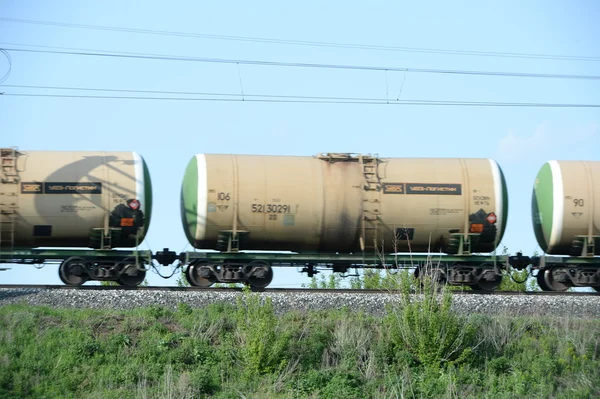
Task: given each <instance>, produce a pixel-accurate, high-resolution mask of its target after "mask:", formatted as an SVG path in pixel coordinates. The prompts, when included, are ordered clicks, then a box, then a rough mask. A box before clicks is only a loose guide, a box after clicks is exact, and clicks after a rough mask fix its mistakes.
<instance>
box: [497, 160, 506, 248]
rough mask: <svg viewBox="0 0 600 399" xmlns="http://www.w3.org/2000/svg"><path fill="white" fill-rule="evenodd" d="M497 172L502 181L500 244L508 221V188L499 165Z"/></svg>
mask: <svg viewBox="0 0 600 399" xmlns="http://www.w3.org/2000/svg"><path fill="white" fill-rule="evenodd" d="M498 170H500V178H501V181H502V225H501V226H500V229H501V230H500V236H499V237H498V240H497V242H498V243H500V242H501V241H502V237H504V232H505V231H506V222H507V221H508V188H507V187H506V180H505V179H504V172H502V168H501V167H500V165H498Z"/></svg>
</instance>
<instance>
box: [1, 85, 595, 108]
mask: <svg viewBox="0 0 600 399" xmlns="http://www.w3.org/2000/svg"><path fill="white" fill-rule="evenodd" d="M2 87H21V88H30V89H31V88H35V89H52V90H74V91H97V92H117V93H124V94H132V95H129V96H126V95H122V96H115V95H85V94H55V93H52V94H44V93H10V92H0V98H1V97H4V96H14V97H42V98H78V99H109V100H153V101H213V102H259V103H313V104H371V105H423V106H425V105H427V106H436V105H437V106H471V107H531V108H600V104H570V103H564V104H559V103H519V102H495V101H492V102H490V101H453V100H440V101H436V100H387V99H383V98H363V97H320V96H292V95H287V96H283V95H274V94H241V93H202V92H175V91H159V90H127V89H101V88H83V87H59V86H24V85H4V86H2ZM133 94H137V95H133ZM142 94H161V95H170V97H165V96H148V95H142ZM172 95H178V96H182V95H186V96H190V95H195V96H202V97H172Z"/></svg>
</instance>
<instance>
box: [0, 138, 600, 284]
mask: <svg viewBox="0 0 600 399" xmlns="http://www.w3.org/2000/svg"><path fill="white" fill-rule="evenodd" d="M0 163H1V166H2V169H1V170H0V264H18V263H21V264H48V263H55V264H58V265H59V266H58V274H59V277H60V279H61V281H62V282H63V283H64V284H66V285H71V286H78V285H82V284H85V283H86V282H87V281H115V282H118V283H119V284H120V285H122V286H127V287H135V286H137V285H139V284H140V283H142V282H143V281H144V279H145V277H146V273H147V272H148V271H149V270H150V269H151V268H155V269H158V268H159V267H160V266H172V265H175V266H176V267H177V268H176V270H177V269H179V268H181V270H182V271H183V274H184V275H185V278H186V279H187V281H188V282H189V284H190V285H192V286H195V287H200V288H208V287H211V286H212V285H214V284H215V283H242V284H247V285H249V286H251V287H253V288H254V289H263V288H265V287H267V286H268V285H269V284H270V283H271V282H272V280H273V276H274V270H275V269H276V268H296V269H297V270H298V271H299V272H301V273H307V275H308V276H309V277H312V276H313V275H315V274H316V273H319V271H320V270H324V269H325V270H332V271H333V272H338V273H342V274H343V275H349V274H348V273H349V271H350V270H354V273H355V274H353V275H356V273H357V272H358V271H359V270H364V269H387V270H392V271H394V270H400V269H412V270H414V272H415V276H417V277H423V276H434V277H435V279H436V280H437V281H438V282H440V283H444V284H449V285H463V286H469V287H471V288H472V289H473V290H479V291H493V290H496V289H497V288H498V287H499V286H500V284H501V283H502V280H503V279H504V278H510V277H508V276H509V273H510V271H511V270H513V269H516V270H523V269H526V268H527V269H528V270H530V272H531V274H532V275H533V273H536V272H537V274H535V275H534V276H535V277H536V281H537V284H538V286H539V287H540V288H541V289H542V290H545V291H564V290H567V289H569V288H570V287H592V288H593V289H595V290H596V291H600V257H598V256H596V255H597V254H596V250H595V248H596V245H597V244H598V241H599V239H600V203H597V202H595V200H594V199H595V198H600V192H598V191H600V162H592V161H549V162H547V163H546V164H544V165H543V166H542V168H541V169H540V170H539V172H538V174H537V176H536V177H535V181H534V188H533V194H532V227H533V229H532V230H533V232H534V233H535V237H536V239H537V242H538V243H539V245H540V247H541V248H542V250H543V251H544V255H543V256H531V257H530V256H523V255H522V254H520V253H517V254H516V255H515V256H510V255H495V254H494V252H495V250H496V249H497V247H498V245H499V243H500V242H501V240H502V237H503V235H504V232H505V229H506V222H507V217H508V191H507V187H506V182H505V179H504V175H503V173H502V170H501V168H500V166H499V165H498V164H497V163H496V162H495V161H494V160H491V159H482V158H380V157H377V156H372V155H362V154H350V153H325V154H317V155H316V156H312V157H308V156H304V157H302V156H261V155H234V154H197V155H195V156H194V157H192V159H191V160H190V162H189V163H188V165H187V167H186V169H185V171H183V176H182V185H181V193H180V211H181V227H182V228H183V231H184V232H185V236H186V237H187V240H188V242H189V243H190V244H191V245H192V246H193V247H194V248H195V249H197V250H201V251H193V252H182V253H175V252H173V251H169V250H168V249H164V250H163V251H158V252H156V253H152V252H151V251H138V250H136V249H135V248H137V247H138V246H139V244H140V243H142V242H143V240H144V238H145V236H146V234H147V231H148V229H149V227H150V225H151V214H152V192H153V189H152V184H151V180H150V172H149V168H148V166H147V165H146V162H145V161H144V159H143V158H142V157H141V156H140V155H139V154H137V153H134V152H91V151H85V152H84V151H81V152H60V151H55V152H53V151H19V150H17V149H14V148H2V149H0ZM42 165H43V167H42ZM59 248H61V249H59ZM64 248H67V249H64ZM202 250H204V251H202ZM284 252H285V253H284ZM159 274H160V273H159Z"/></svg>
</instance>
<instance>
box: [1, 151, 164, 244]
mask: <svg viewBox="0 0 600 399" xmlns="http://www.w3.org/2000/svg"><path fill="white" fill-rule="evenodd" d="M7 154H8V150H6V151H3V160H4V161H5V162H4V165H8V164H10V162H7V160H8V158H10V157H9V156H8V155H7ZM16 154H17V155H16V157H15V158H16V160H15V161H16V162H15V168H14V169H15V170H14V171H13V172H11V173H9V171H10V169H11V168H4V171H3V172H4V175H5V176H10V175H16V178H4V179H3V181H2V183H0V206H1V207H2V210H3V212H2V220H3V222H4V223H3V224H2V225H3V230H2V234H3V237H4V239H3V240H2V242H3V243H4V249H6V247H7V245H8V243H7V242H6V237H7V236H8V235H9V233H10V231H11V230H12V232H13V233H14V243H13V245H14V247H39V246H42V247H53V246H56V247H92V248H93V247H94V242H93V241H94V233H93V232H92V231H93V230H95V231H96V233H98V231H99V230H105V229H106V230H108V229H113V230H116V231H118V234H116V235H114V237H113V240H112V242H111V246H112V247H131V246H135V245H136V243H137V242H141V241H142V240H143V238H144V235H145V232H146V231H147V228H148V225H149V222H150V214H151V207H152V204H151V198H152V192H151V183H150V177H149V173H148V170H147V167H146V165H145V162H144V160H143V159H142V158H141V157H140V156H139V155H138V154H136V153H133V152H91V151H90V152H78V151H69V152H67V151H64V152H63V151H19V152H18V153H16ZM10 209H12V211H10ZM138 232H139V233H138ZM136 234H138V237H137V238H136V237H135V235H136ZM99 245H100V243H99Z"/></svg>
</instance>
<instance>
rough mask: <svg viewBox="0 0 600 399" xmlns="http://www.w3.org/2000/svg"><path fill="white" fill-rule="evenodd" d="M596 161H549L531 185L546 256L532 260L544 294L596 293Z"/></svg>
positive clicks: (599, 233) (599, 219) (599, 278)
mask: <svg viewBox="0 0 600 399" xmlns="http://www.w3.org/2000/svg"><path fill="white" fill-rule="evenodd" d="M599 199H600V162H598V161H558V160H551V161H548V162H546V163H545V164H544V165H542V167H541V168H540V170H539V172H538V174H537V176H536V178H535V182H534V187H533V192H532V203H531V217H532V223H533V230H534V232H535V237H536V239H537V242H538V244H539V246H540V247H541V249H542V250H543V251H544V253H545V254H547V255H558V256H546V255H544V256H540V257H534V267H535V268H537V269H538V274H537V282H538V285H539V286H540V288H542V289H543V290H546V291H565V290H567V289H568V288H570V287H592V288H594V289H595V290H596V291H600V258H599V257H598V255H599V254H598V253H597V252H600V250H596V248H600V247H599V244H600V201H599Z"/></svg>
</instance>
